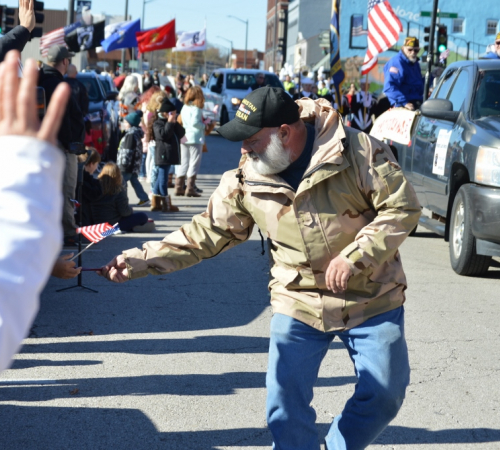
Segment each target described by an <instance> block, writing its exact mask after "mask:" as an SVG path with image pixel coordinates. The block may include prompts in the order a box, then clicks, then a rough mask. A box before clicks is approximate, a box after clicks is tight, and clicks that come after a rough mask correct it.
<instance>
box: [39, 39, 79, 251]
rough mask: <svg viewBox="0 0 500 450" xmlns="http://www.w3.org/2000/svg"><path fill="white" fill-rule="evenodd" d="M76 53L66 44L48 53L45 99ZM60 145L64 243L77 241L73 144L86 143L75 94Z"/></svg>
mask: <svg viewBox="0 0 500 450" xmlns="http://www.w3.org/2000/svg"><path fill="white" fill-rule="evenodd" d="M73 56H74V54H73V53H70V52H69V51H68V49H67V48H66V47H65V46H64V45H54V46H52V47H51V48H50V49H49V51H48V54H47V64H44V66H43V67H42V69H41V70H40V71H39V80H38V83H39V85H40V86H41V87H43V88H44V90H45V100H46V102H47V104H48V105H50V102H51V100H52V94H53V93H54V91H55V89H56V88H57V86H58V85H59V84H60V83H63V82H64V75H65V74H66V72H67V70H68V66H69V64H70V58H72V57H73ZM57 137H58V139H59V145H60V146H61V147H62V149H63V150H64V152H65V154H66V170H65V172H64V182H63V195H64V206H63V229H64V244H65V245H69V246H75V245H76V239H75V236H76V223H75V214H74V205H73V201H72V200H73V199H74V198H75V190H76V181H77V165H78V163H77V158H76V155H75V154H72V153H71V151H70V150H71V146H72V144H75V143H80V144H83V141H84V139H85V123H84V114H83V112H82V110H81V109H80V106H79V105H78V103H77V102H76V100H75V98H73V97H71V98H70V99H69V101H68V104H67V106H66V111H65V114H64V117H63V123H62V126H61V128H60V130H59V133H58V136H57Z"/></svg>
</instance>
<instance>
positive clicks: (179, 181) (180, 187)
mask: <svg viewBox="0 0 500 450" xmlns="http://www.w3.org/2000/svg"><path fill="white" fill-rule="evenodd" d="M185 181H186V177H185V176H184V177H175V192H174V194H175V196H176V197H178V196H179V195H184V194H185V192H186V190H185V189H184V182H185Z"/></svg>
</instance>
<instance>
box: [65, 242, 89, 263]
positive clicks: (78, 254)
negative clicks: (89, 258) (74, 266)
mask: <svg viewBox="0 0 500 450" xmlns="http://www.w3.org/2000/svg"><path fill="white" fill-rule="evenodd" d="M94 244H95V242H92V243H90V244H89V245H87V247H85V248H84V249H83V250H82V251H81V252H80V253H77V254H76V255H75V256H73V258H71V259H70V261H73V260H74V259H75V258H76V257H77V256H80V255H81V254H82V253H83V252H85V251H87V250H88V249H89V248H90V247H92V246H93V245H94Z"/></svg>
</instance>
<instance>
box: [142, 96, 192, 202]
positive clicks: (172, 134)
mask: <svg viewBox="0 0 500 450" xmlns="http://www.w3.org/2000/svg"><path fill="white" fill-rule="evenodd" d="M149 133H150V135H151V136H153V138H154V140H155V143H156V145H155V166H156V170H157V177H156V182H155V184H154V185H153V199H152V205H151V210H152V211H157V210H160V209H161V210H162V211H163V212H177V211H179V208H178V207H177V206H174V205H173V204H172V199H171V197H170V196H169V195H168V175H169V171H170V166H171V165H175V164H179V162H180V160H181V154H180V141H181V139H182V138H183V137H184V134H185V130H184V128H183V127H182V125H181V124H180V123H179V122H178V121H177V111H176V110H175V106H174V105H173V104H172V102H171V101H170V100H169V99H168V98H167V97H164V98H163V99H162V100H161V104H160V107H159V108H158V110H157V114H156V119H155V120H154V122H153V121H152V123H151V124H150V128H149Z"/></svg>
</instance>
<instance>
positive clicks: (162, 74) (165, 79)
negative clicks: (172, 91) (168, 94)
mask: <svg viewBox="0 0 500 450" xmlns="http://www.w3.org/2000/svg"><path fill="white" fill-rule="evenodd" d="M159 79H160V87H161V88H162V89H165V88H166V87H167V86H170V87H171V88H172V87H173V86H172V84H171V83H170V80H169V79H168V75H167V71H166V70H165V69H163V70H162V71H161V72H160V75H159Z"/></svg>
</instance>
